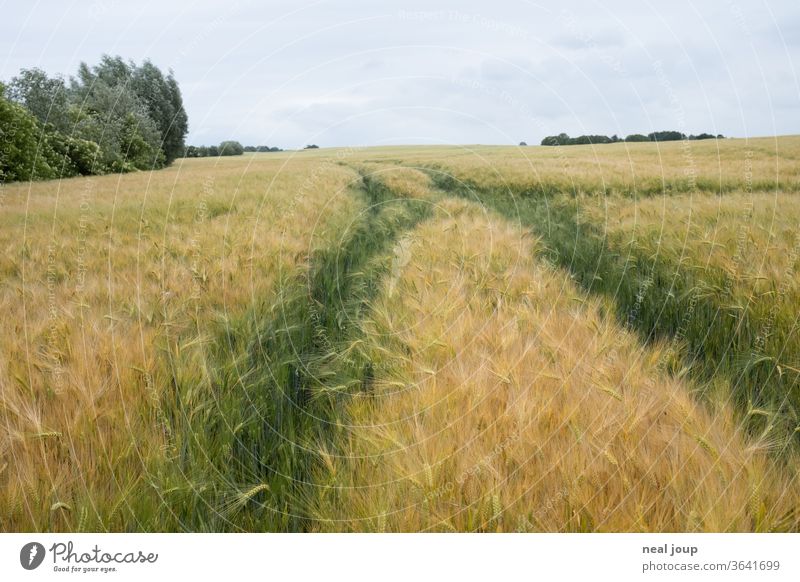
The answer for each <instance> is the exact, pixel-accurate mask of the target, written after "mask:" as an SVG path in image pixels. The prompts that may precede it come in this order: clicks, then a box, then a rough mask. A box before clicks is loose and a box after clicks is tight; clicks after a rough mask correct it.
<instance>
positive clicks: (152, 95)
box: [131, 61, 189, 164]
mask: <svg viewBox="0 0 800 582" xmlns="http://www.w3.org/2000/svg"><path fill="white" fill-rule="evenodd" d="M131 83H132V88H133V91H134V92H135V93H136V95H137V96H138V97H139V99H140V100H141V102H142V103H144V105H145V106H146V108H147V113H148V116H149V117H150V118H151V119H152V120H153V121H154V122H155V123H156V126H157V127H158V130H159V131H160V132H161V139H162V143H161V150H162V151H163V152H164V162H165V163H166V164H170V163H172V162H173V161H174V160H175V159H176V158H177V157H179V156H180V155H181V153H182V152H183V148H184V145H185V138H186V134H187V133H188V131H189V123H188V118H187V116H186V111H184V109H183V98H182V97H181V91H180V88H179V87H178V83H177V82H176V81H175V79H174V78H173V76H172V73H170V74H169V75H168V76H166V77H165V76H164V74H163V73H162V72H161V70H160V69H159V68H158V67H156V66H155V65H154V64H153V63H151V62H150V61H145V62H144V63H143V64H142V66H141V67H138V68H134V70H133V73H132V78H131Z"/></svg>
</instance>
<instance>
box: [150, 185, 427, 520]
mask: <svg viewBox="0 0 800 582" xmlns="http://www.w3.org/2000/svg"><path fill="white" fill-rule="evenodd" d="M358 195H360V196H362V197H363V206H362V211H361V212H360V214H359V215H358V216H356V217H354V218H353V221H352V222H351V224H350V225H349V227H348V228H346V229H345V232H344V233H343V234H342V236H341V245H340V246H338V247H335V248H329V249H326V250H324V251H321V252H318V253H317V254H315V255H314V256H312V258H311V262H310V263H311V268H310V269H309V272H308V273H306V274H305V275H299V276H297V277H295V278H294V279H292V280H289V281H284V282H282V283H281V296H280V299H279V300H278V302H277V303H276V304H275V305H273V306H271V307H270V308H268V309H264V310H260V311H259V310H255V311H254V312H253V313H252V314H251V315H249V316H248V317H246V318H245V319H244V320H243V321H241V322H238V323H235V324H231V325H228V326H226V329H225V330H224V333H222V334H221V335H220V337H219V338H217V340H216V341H215V342H214V343H213V345H212V346H211V347H210V348H209V349H208V350H207V352H206V356H205V357H206V362H205V365H206V366H207V367H208V368H209V369H211V370H214V372H213V373H214V381H213V382H212V385H211V386H209V387H208V388H207V390H206V391H205V393H202V394H200V393H198V390H197V387H196V386H193V385H192V384H191V383H190V382H186V381H182V379H181V375H180V366H178V367H177V368H175V367H174V369H175V372H174V374H173V386H174V392H173V394H172V395H171V396H170V398H169V399H168V401H167V402H164V403H163V406H162V407H163V409H164V410H172V411H174V412H173V413H172V414H171V415H170V416H169V419H168V420H167V422H165V425H166V427H167V428H166V430H167V431H168V432H169V433H170V439H169V440H170V443H171V447H172V449H173V452H172V457H173V459H174V462H175V467H176V468H177V469H178V471H174V470H173V471H166V474H165V475H162V476H161V478H160V479H159V480H158V481H159V484H158V487H157V489H158V493H159V495H160V497H161V499H162V500H163V504H164V506H165V507H163V508H162V509H161V512H160V513H161V514H163V517H154V518H153V521H152V522H148V521H145V522H144V523H143V526H144V527H145V528H146V529H151V530H165V529H169V530H171V529H181V530H192V531H233V530H236V531H307V530H309V529H313V519H312V518H311V517H310V516H309V513H308V511H307V507H308V505H309V503H308V502H309V501H310V500H311V499H313V498H314V496H315V495H317V494H318V491H317V489H318V488H319V487H320V485H318V484H317V483H315V480H314V475H315V473H316V472H317V471H316V469H317V468H318V467H319V465H320V458H319V451H320V450H322V449H323V448H324V449H325V450H332V449H333V450H335V447H336V439H337V435H339V434H341V431H343V430H344V428H343V426H344V425H345V424H346V418H345V417H344V408H345V407H344V404H345V403H346V402H347V400H348V398H349V396H350V395H351V394H353V393H355V392H358V391H368V390H369V389H370V382H371V379H372V374H373V372H372V365H371V362H370V361H369V358H368V357H367V356H365V355H364V354H363V353H362V352H361V351H360V350H358V349H352V348H353V346H355V345H358V344H359V342H360V339H361V337H362V332H361V330H360V328H359V321H360V319H361V317H362V314H363V313H364V311H365V310H366V309H367V307H368V305H369V302H370V300H371V299H372V298H373V297H374V296H375V295H376V293H377V292H378V290H379V286H380V281H381V278H382V277H383V276H384V275H385V274H386V273H387V272H388V269H389V265H390V263H391V261H390V260H389V254H390V252H391V249H392V247H393V245H394V242H395V241H396V239H397V238H398V237H399V236H400V235H401V234H402V233H403V232H405V231H407V230H409V229H411V228H413V227H414V226H415V225H416V224H418V223H419V222H420V221H422V220H424V219H426V218H427V217H429V216H430V215H431V206H430V202H429V201H424V200H415V199H408V198H398V197H396V196H394V195H393V193H392V192H391V191H390V190H389V189H388V188H386V187H385V186H384V185H382V184H381V183H380V182H378V181H375V180H373V179H371V178H370V176H366V175H363V176H362V188H360V189H359V194H358ZM265 312H266V316H265ZM185 365H186V364H185ZM188 365H191V362H190V363H189V364H188Z"/></svg>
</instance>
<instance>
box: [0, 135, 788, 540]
mask: <svg viewBox="0 0 800 582" xmlns="http://www.w3.org/2000/svg"><path fill="white" fill-rule="evenodd" d="M1 188H2V189H0V221H2V228H1V229H0V246H2V249H3V253H2V254H1V255H0V277H1V278H0V317H2V320H3V322H4V330H5V332H4V334H3V338H2V344H1V345H2V348H1V349H0V529H2V530H3V531H170V532H171V531H310V532H314V531H370V532H372V531H381V532H383V531H387V532H389V531H402V532H405V531H459V532H462V531H463V532H471V531H479V532H509V531H523V532H535V531H547V532H589V531H607V532H628V531H635V532H640V531H641V532H672V531H703V532H706V531H710V532H721V531H743V532H751V531H752V532H767V531H798V530H800V510H799V509H798V508H800V474H798V469H800V461H799V459H798V454H799V453H800V385H798V384H799V383H800V340H798V333H799V332H800V330H798V329H797V328H798V323H799V322H798V316H799V315H800V309H799V308H800V283H798V281H800V275H798V269H800V234H798V233H800V204H798V203H797V201H796V197H797V196H798V195H800V137H795V136H787V137H779V138H763V139H750V140H738V139H725V140H707V141H702V142H688V141H687V142H669V143H636V144H633V143H619V144H609V145H602V146H594V147H593V146H569V147H499V146H461V147H453V146H397V147H377V148H366V149H319V150H312V151H299V152H281V153H269V154H249V155H244V156H237V157H235V158H231V157H228V158H202V159H185V160H178V161H177V162H176V163H175V164H174V165H173V166H171V167H169V168H167V169H163V170H158V171H155V172H138V173H134V174H126V175H120V176H113V175H110V176H103V177H92V178H72V179H66V180H61V181H48V182H35V183H17V184H5V185H3V186H2V187H1Z"/></svg>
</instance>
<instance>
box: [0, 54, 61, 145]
mask: <svg viewBox="0 0 800 582" xmlns="http://www.w3.org/2000/svg"><path fill="white" fill-rule="evenodd" d="M8 96H9V97H10V98H11V100H13V101H16V102H17V103H19V104H20V105H23V106H24V107H25V108H26V109H27V110H28V111H30V112H31V113H32V114H33V115H34V116H35V117H36V118H37V119H38V120H39V122H40V123H41V124H42V125H44V124H52V125H53V127H54V128H55V129H56V131H61V132H65V133H66V132H68V131H69V127H70V122H69V95H68V94H67V87H66V85H65V84H64V80H63V79H62V78H60V77H48V76H47V73H45V72H44V71H42V70H41V69H35V68H34V69H22V70H21V71H20V72H19V75H17V76H16V77H14V78H13V79H12V80H11V83H10V84H9V86H8Z"/></svg>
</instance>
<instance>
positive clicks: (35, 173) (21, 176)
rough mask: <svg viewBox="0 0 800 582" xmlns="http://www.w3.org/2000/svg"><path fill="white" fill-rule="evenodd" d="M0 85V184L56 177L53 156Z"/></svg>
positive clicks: (30, 118) (26, 114)
mask: <svg viewBox="0 0 800 582" xmlns="http://www.w3.org/2000/svg"><path fill="white" fill-rule="evenodd" d="M5 91H6V89H5V85H3V84H2V83H0V181H2V182H6V181H12V180H36V179H46V178H54V177H56V172H55V170H54V169H53V168H52V166H51V165H50V162H51V161H53V160H54V159H55V154H54V153H53V151H52V149H51V148H50V146H49V144H48V143H47V141H46V140H44V139H43V134H42V129H41V126H40V125H39V122H38V120H37V119H36V117H34V115H33V114H32V113H30V112H29V111H28V110H27V109H25V108H24V107H22V106H21V105H19V104H17V103H14V102H12V101H10V100H8V99H7V98H6V96H5Z"/></svg>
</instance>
